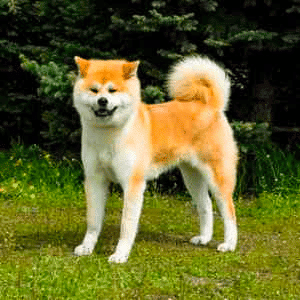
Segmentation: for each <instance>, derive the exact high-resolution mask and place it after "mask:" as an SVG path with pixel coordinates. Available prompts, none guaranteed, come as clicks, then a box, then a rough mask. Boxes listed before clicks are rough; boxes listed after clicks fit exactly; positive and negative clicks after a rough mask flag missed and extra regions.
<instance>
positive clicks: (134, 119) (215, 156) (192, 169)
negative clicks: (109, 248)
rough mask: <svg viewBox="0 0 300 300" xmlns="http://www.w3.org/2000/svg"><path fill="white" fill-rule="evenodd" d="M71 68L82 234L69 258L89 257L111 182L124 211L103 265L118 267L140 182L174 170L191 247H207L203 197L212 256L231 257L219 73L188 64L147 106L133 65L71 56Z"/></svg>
mask: <svg viewBox="0 0 300 300" xmlns="http://www.w3.org/2000/svg"><path fill="white" fill-rule="evenodd" d="M75 62H76V64H77V66H78V70H79V75H78V78H77V80H76V82H75V85H74V94H73V99H74V106H75V108H76V109H77V111H78V113H79V115H80V119H81V125H82V162H83V166H84V173H85V182H84V185H85V194H86V201H87V231H86V234H85V237H84V239H83V241H82V244H81V245H79V246H77V247H76V248H75V250H74V254H75V255H77V256H81V255H90V254H91V253H92V252H93V249H94V247H95V244H96V242H97V239H98V236H99V234H100V231H101V228H102V223H103V219H104V210H105V202H106V198H107V194H108V186H109V183H110V182H118V183H120V185H121V187H122V189H123V191H124V207H123V211H122V220H121V233H120V239H119V242H118V244H117V247H116V250H115V252H114V254H112V255H111V256H110V257H109V262H114V263H124V262H126V261H127V260H128V256H129V254H130V251H131V248H132V246H133V243H134V240H135V237H136V234H137V230H138V222H139V218H140V214H141V210H142V204H143V193H144V191H145V187H146V181H147V180H150V179H153V178H156V177H157V176H158V175H159V174H160V173H161V172H163V171H166V170H168V169H169V168H172V167H174V166H178V167H179V168H180V170H181V173H182V176H183V180H184V183H185V185H186V187H187V189H188V191H189V193H190V194H191V196H192V198H193V201H194V202H195V203H196V206H197V211H198V214H199V223H200V234H199V235H197V236H195V237H193V238H192V239H191V243H193V244H195V245H199V244H201V245H206V244H207V243H208V242H209V241H210V240H211V239H212V234H213V210H212V203H211V199H210V196H209V190H210V192H211V194H212V195H213V196H214V198H215V199H216V201H217V205H218V208H219V210H220V213H221V216H222V218H223V220H224V242H223V243H221V244H220V245H219V246H218V248H217V250H219V251H223V252H225V251H233V250H234V249H235V248H236V244H237V223H236V215H235V208H234V204H233V199H232V194H233V191H234V187H235V180H236V169H237V161H238V150H237V146H236V143H235V140H234V137H233V132H232V129H231V127H230V125H229V123H228V121H227V119H226V116H225V113H224V111H225V109H226V107H227V104H228V101H229V96H230V80H229V78H228V76H227V75H226V73H225V71H224V69H223V68H222V67H220V66H219V65H218V64H216V63H215V62H213V61H212V60H210V59H209V58H207V57H205V56H201V55H196V56H188V57H186V58H184V59H182V60H180V61H179V62H177V63H176V64H175V65H174V66H173V68H172V69H171V71H170V73H169V75H168V77H167V83H166V85H167V89H168V91H169V94H170V96H171V97H172V98H173V100H171V101H169V102H165V103H161V104H152V105H151V104H144V103H143V102H142V101H141V87H140V81H139V79H138V76H137V69H138V65H139V61H134V62H129V61H126V60H87V59H83V58H80V57H77V56H76V57H75Z"/></svg>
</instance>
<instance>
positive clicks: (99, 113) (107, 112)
mask: <svg viewBox="0 0 300 300" xmlns="http://www.w3.org/2000/svg"><path fill="white" fill-rule="evenodd" d="M116 110H117V107H114V108H113V109H106V108H99V109H93V111H94V114H95V116H96V117H100V118H104V117H109V116H111V115H112V114H113V113H114V112H115V111H116Z"/></svg>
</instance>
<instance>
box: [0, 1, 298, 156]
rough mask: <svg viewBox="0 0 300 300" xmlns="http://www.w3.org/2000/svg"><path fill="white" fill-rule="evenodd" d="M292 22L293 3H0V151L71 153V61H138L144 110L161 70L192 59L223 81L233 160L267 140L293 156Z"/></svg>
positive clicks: (74, 122)
mask: <svg viewBox="0 0 300 300" xmlns="http://www.w3.org/2000/svg"><path fill="white" fill-rule="evenodd" d="M299 14H300V3H299V1H298V0H286V1H284V2H282V1H281V0H264V1H256V0H242V1H237V0H234V1H224V0H216V1H214V0H165V1H162V0H159V1H147V0H146V1H144V0H126V1H124V0H122V1H120V0H119V1H118V0H111V1H98V0H72V1H69V0H67V1H64V0H54V1H50V0H41V1H31V0H30V1H29V0H0V20H1V21H0V22H1V23H0V28H1V29H0V30H1V31H0V33H1V36H0V75H1V77H0V78H1V85H0V147H1V148H7V147H9V146H10V145H11V144H12V143H24V144H28V145H30V144H38V145H40V146H41V147H43V148H44V149H47V150H48V151H51V152H55V153H56V154H58V155H59V156H62V155H65V154H66V153H67V152H69V153H72V154H74V153H75V154H78V153H79V148H80V142H79V141H80V139H79V137H80V125H79V118H78V116H77V113H76V112H75V110H74V109H73V107H72V82H73V80H74V78H75V76H76V67H75V64H74V61H73V57H74V56H75V55H78V56H82V57H84V58H103V59H108V58H109V59H111V58H126V59H128V60H137V59H139V60H140V61H141V64H140V69H139V76H140V78H141V81H142V86H143V97H144V101H145V102H147V103H155V102H162V101H166V100H168V98H167V96H166V94H165V90H164V86H163V84H164V79H165V74H166V73H167V71H168V68H169V66H170V64H172V63H173V62H174V61H175V60H176V59H178V58H180V57H182V56H184V55H189V54H194V53H201V54H205V55H208V56H209V57H211V58H213V59H215V60H216V61H217V62H219V63H220V64H222V65H223V66H224V67H225V68H226V69H227V71H228V73H229V74H230V77H231V79H232V99H231V106H230V109H229V111H228V116H229V118H230V120H231V121H235V122H233V126H234V128H235V131H236V135H237V138H238V140H239V142H240V145H241V155H242V156H243V155H250V156H251V155H253V150H251V149H252V148H253V147H251V146H253V145H255V144H260V143H269V142H270V141H271V139H272V140H273V141H277V142H279V143H281V144H282V145H283V146H284V147H288V148H289V149H294V148H295V145H296V144H297V143H298V142H299V131H300V130H299V128H298V127H300V124H299V123H300V121H299V118H298V112H299V103H298V98H299V97H300V90H299V86H300V85H299V82H300V78H299V77H300V75H299V63H297V61H298V52H299V48H300V47H299V45H300V43H299V40H300V33H299V32H300V31H299V28H300V26H299V19H300V18H299ZM245 122H246V123H245ZM248 122H251V123H248ZM253 122H254V123H253ZM261 124H262V125H261Z"/></svg>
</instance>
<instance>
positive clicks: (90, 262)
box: [0, 154, 300, 300]
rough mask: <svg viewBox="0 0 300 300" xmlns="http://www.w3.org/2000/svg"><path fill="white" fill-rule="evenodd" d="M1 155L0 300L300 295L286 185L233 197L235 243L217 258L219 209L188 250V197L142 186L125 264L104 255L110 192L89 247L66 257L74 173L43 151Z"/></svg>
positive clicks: (113, 227)
mask: <svg viewBox="0 0 300 300" xmlns="http://www.w3.org/2000/svg"><path fill="white" fill-rule="evenodd" d="M0 158H1V170H0V179H1V180H0V206H1V207H0V287H1V288H0V299H114V300H115V299H149V300H150V299H151V300H152V299H153V300H158V299H163V300H169V299H171V300H178V299H230V300H231V299H300V196H299V194H298V193H295V191H294V192H293V193H284V194H280V193H274V194H271V193H262V194H261V195H260V196H259V197H257V198H253V199H248V198H242V197H239V198H238V199H237V200H236V208H237V216H238V224H239V244H238V248H237V250H236V251H235V252H233V253H225V254H224V253H218V252H217V251H216V246H217V244H218V243H219V242H221V241H222V238H223V228H222V226H223V225H222V221H221V219H220V217H219V214H218V212H216V214H215V234H214V241H212V242H211V243H210V244H209V245H208V246H207V247H197V246H193V245H191V244H190V243H189V239H190V238H191V237H192V236H193V235H195V234H197V233H198V225H197V216H196V211H195V208H194V207H193V206H192V203H191V201H190V199H189V197H188V196H187V195H185V194H182V195H175V196H174V195H173V196H171V195H164V196H161V195H159V194H155V193H154V194H153V193H152V194H151V193H149V192H147V193H146V196H145V206H144V209H143V214H142V217H141V220H140V230H139V233H138V236H137V240H136V243H135V246H134V248H133V251H132V253H131V256H130V258H129V261H128V263H126V264H123V265H116V264H109V263H108V262H107V258H108V256H109V255H110V254H112V252H113V250H114V247H115V246H116V243H117V241H118V237H119V229H120V214H121V208H122V200H120V198H121V197H120V195H119V193H118V192H114V193H113V195H112V196H111V197H110V199H109V201H108V205H107V214H106V219H105V226H104V228H103V232H102V235H101V238H100V240H99V242H98V245H97V247H96V251H95V253H94V254H93V255H92V256H90V257H74V256H73V255H72V251H73V249H74V247H75V246H76V245H77V244H78V243H80V242H81V240H82V238H83V235H84V232H85V204H84V196H83V191H82V185H81V184H79V180H81V175H80V174H79V173H78V172H79V171H78V169H77V168H74V167H73V164H72V166H71V164H70V162H68V161H67V162H65V163H64V164H65V165H64V168H62V166H61V165H60V167H59V168H58V167H57V166H56V165H55V164H53V162H52V161H51V159H50V158H49V157H48V156H47V155H46V154H44V156H43V157H42V158H39V159H36V160H34V161H33V160H32V157H27V158H26V157H25V158H24V157H23V158H22V159H21V160H20V158H19V159H15V158H14V157H13V158H12V157H9V155H7V154H5V155H4V154H2V156H1V155H0ZM45 161H46V162H48V163H45ZM75 164H76V162H75ZM29 166H31V167H29ZM67 166H69V167H67ZM37 167H38V170H37ZM72 168H74V169H72ZM72 170H73V171H72ZM76 172H77V173H76ZM75 174H77V175H78V174H79V175H78V176H77V175H76V176H75ZM37 175H38V176H37ZM73 175H74V176H73Z"/></svg>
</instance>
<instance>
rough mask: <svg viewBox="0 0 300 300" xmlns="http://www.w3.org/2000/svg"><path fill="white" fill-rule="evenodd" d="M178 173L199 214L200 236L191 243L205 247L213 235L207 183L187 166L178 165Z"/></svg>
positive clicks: (195, 170)
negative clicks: (179, 172) (180, 174)
mask: <svg viewBox="0 0 300 300" xmlns="http://www.w3.org/2000/svg"><path fill="white" fill-rule="evenodd" d="M180 171H181V173H182V176H183V180H184V183H185V185H186V187H187V189H188V191H189V193H190V194H191V196H192V198H193V201H194V203H195V204H196V206H197V211H198V214H199V223H200V235H197V236H195V237H193V238H192V239H191V243H193V244H195V245H198V244H201V245H206V244H207V243H208V242H209V241H210V240H211V239H212V234H213V210H212V203H211V199H210V197H209V194H208V183H207V181H206V178H205V177H204V176H203V175H202V174H201V172H200V171H199V170H198V169H197V168H194V167H192V166H190V165H188V164H182V165H180Z"/></svg>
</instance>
